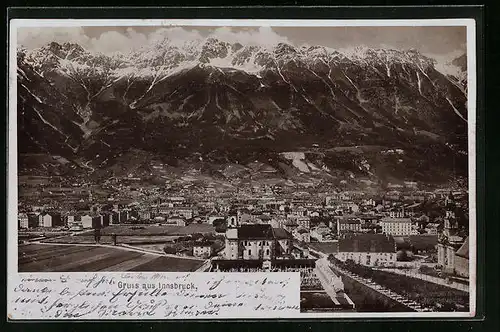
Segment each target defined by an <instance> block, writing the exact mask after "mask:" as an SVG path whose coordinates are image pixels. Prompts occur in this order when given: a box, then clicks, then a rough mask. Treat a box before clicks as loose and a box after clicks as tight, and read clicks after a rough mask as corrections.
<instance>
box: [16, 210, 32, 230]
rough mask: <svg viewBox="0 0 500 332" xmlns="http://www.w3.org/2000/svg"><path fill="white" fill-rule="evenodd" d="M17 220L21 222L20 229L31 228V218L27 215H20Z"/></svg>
mask: <svg viewBox="0 0 500 332" xmlns="http://www.w3.org/2000/svg"><path fill="white" fill-rule="evenodd" d="M17 220H18V221H19V227H20V228H30V226H29V218H28V215H27V214H26V213H19V215H18V216H17Z"/></svg>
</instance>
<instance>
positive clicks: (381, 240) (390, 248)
mask: <svg viewBox="0 0 500 332" xmlns="http://www.w3.org/2000/svg"><path fill="white" fill-rule="evenodd" d="M339 252H396V247H395V242H394V238H393V237H392V236H387V235H384V234H348V235H346V236H345V237H343V238H341V239H340V240H339Z"/></svg>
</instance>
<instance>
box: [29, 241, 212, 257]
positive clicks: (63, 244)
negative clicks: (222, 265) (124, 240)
mask: <svg viewBox="0 0 500 332" xmlns="http://www.w3.org/2000/svg"><path fill="white" fill-rule="evenodd" d="M30 243H33V244H43V245H49V246H83V247H94V246H95V247H105V248H112V249H121V250H127V251H134V252H140V253H144V254H150V255H155V256H161V257H171V258H180V259H190V260H196V261H203V260H204V259H200V258H196V257H190V256H177V255H172V254H167V253H164V252H160V251H155V250H148V249H143V248H138V247H133V246H130V245H128V244H119V245H116V246H114V245H111V244H100V243H46V242H40V241H33V242H30Z"/></svg>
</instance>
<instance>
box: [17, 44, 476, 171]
mask: <svg viewBox="0 0 500 332" xmlns="http://www.w3.org/2000/svg"><path fill="white" fill-rule="evenodd" d="M464 56H465V55H464ZM450 68H451V69H450ZM457 68H458V69H457ZM438 69H439V70H438ZM465 69H466V68H464V66H463V59H461V60H460V59H457V60H456V61H454V62H451V63H449V64H445V65H444V66H443V65H440V64H438V63H437V62H436V61H435V60H434V59H431V58H429V57H426V56H424V55H422V54H420V53H419V52H418V51H416V50H407V51H399V50H390V49H369V48H355V49H352V50H334V49H331V48H326V47H323V46H300V47H296V46H292V45H290V44H286V43H279V44H276V45H274V46H255V45H242V44H239V43H228V42H224V41H221V40H218V39H215V38H208V39H206V40H203V41H189V42H184V43H178V42H173V41H171V40H168V39H165V40H162V41H161V42H156V43H154V44H151V45H148V46H145V47H143V48H141V49H137V50H133V51H131V52H129V53H128V54H122V53H115V54H106V55H105V54H97V53H93V52H91V51H88V50H85V49H84V48H83V47H81V46H80V45H78V44H72V43H64V44H58V43H55V42H53V43H50V44H48V45H46V46H44V47H42V48H39V49H34V50H31V51H26V50H22V49H20V50H18V95H19V97H18V114H19V117H20V121H19V123H20V126H22V127H23V129H24V130H23V131H20V133H21V132H25V134H23V135H25V136H24V137H21V140H20V141H22V142H24V144H23V146H22V147H21V152H33V151H36V152H39V151H44V152H46V153H49V154H60V155H64V156H65V157H66V158H69V159H71V160H75V162H76V163H79V164H80V165H81V164H85V165H93V166H92V169H94V170H95V169H96V168H99V167H106V165H109V164H112V163H113V160H114V158H115V157H116V155H118V154H119V153H123V152H126V151H128V150H129V149H131V148H133V149H139V150H141V151H149V152H150V153H152V154H159V155H170V156H175V159H178V160H185V159H186V158H187V159H189V158H191V156H193V155H194V154H196V155H201V156H202V157H205V160H210V161H211V162H213V163H235V162H237V163H240V162H243V163H244V162H246V160H247V159H248V160H250V159H254V158H255V157H256V156H258V155H262V156H265V157H266V158H267V159H272V161H269V160H267V161H266V162H268V163H270V164H273V165H274V167H276V168H279V163H280V162H283V160H281V159H280V157H279V156H282V153H284V152H287V151H295V150H301V151H303V150H307V149H309V148H310V147H311V146H318V145H319V146H320V147H321V154H322V155H321V156H320V157H318V156H317V155H316V154H315V155H314V156H313V157H311V156H310V159H315V160H316V161H315V162H316V164H314V162H312V161H311V160H310V163H311V165H312V164H314V165H315V166H314V168H316V169H318V170H325V169H328V170H331V169H335V168H338V167H337V166H338V165H335V162H332V161H331V160H330V161H325V160H328V159H329V158H330V157H332V156H333V155H332V153H333V152H332V151H333V150H332V149H334V148H336V147H339V146H361V145H377V146H381V147H401V148H404V149H405V150H408V151H411V150H414V154H413V156H412V157H411V158H410V157H409V158H410V159H412V162H414V163H415V162H417V159H418V158H424V159H425V158H449V157H450V155H453V156H457V158H459V159H460V158H462V159H463V156H464V154H465V153H464V151H465V149H466V137H465V136H466V133H467V120H466V119H467V112H466V97H467V96H466V79H464V78H466V71H465ZM427 144H430V146H431V147H432V148H431V149H432V153H430V154H429V155H425V153H423V154H422V155H420V156H419V155H418V153H422V152H423V150H421V148H422V147H423V146H424V145H425V146H427ZM328 151H330V152H328ZM269 154H271V156H270V157H269ZM96 155H98V157H96ZM410 156H411V153H410ZM365 157H366V156H363V158H362V159H363V165H365V164H367V163H368V164H370V163H375V165H374V166H372V167H371V171H370V173H372V175H373V174H375V173H376V168H377V167H376V166H377V165H376V163H377V162H380V161H373V160H372V161H369V160H368V161H367V160H366V158H365ZM372 157H373V156H372ZM353 158H354V157H353ZM356 158H357V157H356ZM370 158H371V157H370ZM373 158H375V159H377V158H379V159H380V156H378V157H373ZM285 159H286V158H285ZM320 159H321V161H320ZM359 162H361V161H359ZM443 162H445V160H443ZM396 163H397V164H401V163H403V164H404V161H403V162H399V159H398V161H397V162H396ZM418 163H424V162H420V161H419V162H418ZM462 163H463V162H462ZM382 164H386V162H383V163H382ZM462 166H463V165H462ZM346 167H347V168H349V167H350V166H349V167H348V166H346ZM356 167H357V166H356ZM391 167H392V166H391ZM397 167H399V166H397ZM397 167H396V168H397ZM402 167H403V166H402ZM358 168H359V167H358ZM311 169H313V168H311ZM363 170H366V167H365V166H363V167H361V171H363ZM302 171H303V170H302ZM401 171H402V169H401ZM374 172H375V173H374ZM384 172H386V171H384ZM398 172H399V171H397V170H396V171H395V173H398Z"/></svg>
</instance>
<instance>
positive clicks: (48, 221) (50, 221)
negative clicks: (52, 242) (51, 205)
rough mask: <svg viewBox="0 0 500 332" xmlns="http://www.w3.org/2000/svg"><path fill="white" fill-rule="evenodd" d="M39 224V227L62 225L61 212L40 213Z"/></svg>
mask: <svg viewBox="0 0 500 332" xmlns="http://www.w3.org/2000/svg"><path fill="white" fill-rule="evenodd" d="M39 222H40V223H39V224H38V226H40V227H47V228H48V227H58V226H64V222H63V219H62V218H61V214H59V213H54V212H49V213H44V214H42V215H41V218H40V219H39Z"/></svg>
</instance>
